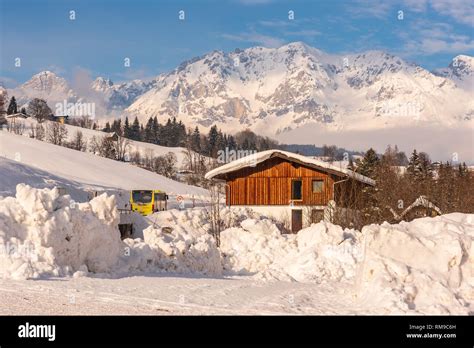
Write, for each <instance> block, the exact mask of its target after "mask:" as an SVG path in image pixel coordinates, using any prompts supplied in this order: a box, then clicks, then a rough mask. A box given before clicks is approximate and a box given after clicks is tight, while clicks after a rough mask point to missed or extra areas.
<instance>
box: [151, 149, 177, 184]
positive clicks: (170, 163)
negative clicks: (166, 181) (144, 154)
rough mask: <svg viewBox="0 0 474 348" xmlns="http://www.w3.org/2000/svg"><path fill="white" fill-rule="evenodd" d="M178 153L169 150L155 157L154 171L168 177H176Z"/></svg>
mask: <svg viewBox="0 0 474 348" xmlns="http://www.w3.org/2000/svg"><path fill="white" fill-rule="evenodd" d="M176 163H177V159H176V155H175V154H174V153H172V152H168V153H167V154H166V155H164V156H158V157H155V160H154V161H153V168H152V169H153V171H155V172H156V173H158V174H161V175H164V176H166V177H167V178H175V177H176Z"/></svg>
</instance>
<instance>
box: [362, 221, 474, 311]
mask: <svg viewBox="0 0 474 348" xmlns="http://www.w3.org/2000/svg"><path fill="white" fill-rule="evenodd" d="M362 233H363V235H364V236H365V238H366V240H365V264H363V265H362V267H361V271H360V275H359V277H360V279H358V283H359V290H360V293H362V294H363V296H362V298H365V299H367V298H370V300H371V301H374V300H376V299H378V300H379V301H380V302H384V303H387V302H388V301H391V302H392V304H393V305H394V307H395V308H396V309H399V310H401V311H407V310H417V311H421V312H422V313H430V314H440V313H441V314H443V313H450V312H455V313H466V314H467V313H468V312H469V311H468V309H467V306H468V302H471V301H472V300H474V256H473V255H474V252H473V251H474V250H473V248H474V243H473V239H474V215H473V214H470V215H467V214H460V213H453V214H448V215H443V216H438V217H435V218H423V219H417V220H414V221H412V222H401V223H400V224H397V225H390V224H388V223H384V224H382V225H371V226H367V227H365V228H363V229H362Z"/></svg>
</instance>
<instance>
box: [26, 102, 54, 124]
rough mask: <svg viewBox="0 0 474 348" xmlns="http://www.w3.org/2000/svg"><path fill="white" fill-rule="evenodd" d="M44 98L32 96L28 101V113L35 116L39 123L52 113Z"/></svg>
mask: <svg viewBox="0 0 474 348" xmlns="http://www.w3.org/2000/svg"><path fill="white" fill-rule="evenodd" d="M52 113H53V112H52V111H51V109H50V107H49V106H48V104H47V103H46V101H45V100H43V99H39V98H34V99H33V100H32V101H30V102H29V103H28V114H29V115H31V116H33V117H34V118H36V120H38V122H39V123H42V122H44V121H45V120H46V119H48V117H49V116H50V115H51V114H52Z"/></svg>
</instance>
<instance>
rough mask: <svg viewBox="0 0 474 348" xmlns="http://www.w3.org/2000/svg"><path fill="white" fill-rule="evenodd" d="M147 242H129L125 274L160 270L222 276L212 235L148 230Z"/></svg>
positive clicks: (146, 234) (218, 255) (149, 228)
mask: <svg viewBox="0 0 474 348" xmlns="http://www.w3.org/2000/svg"><path fill="white" fill-rule="evenodd" d="M143 234H144V240H143V241H142V240H141V239H138V238H137V239H126V240H125V243H126V244H127V246H128V248H129V250H127V253H126V257H125V264H124V265H123V266H122V268H121V271H122V272H124V271H125V272H130V271H159V272H173V273H186V274H190V273H194V274H202V275H208V276H216V275H220V274H221V273H222V266H221V258H220V252H219V249H218V248H217V246H216V243H215V241H214V239H213V238H212V237H211V236H210V235H208V234H207V235H206V234H203V235H201V236H192V235H190V234H187V233H182V232H179V231H168V230H166V229H161V228H154V227H152V226H150V227H148V228H147V229H145V230H144V231H143Z"/></svg>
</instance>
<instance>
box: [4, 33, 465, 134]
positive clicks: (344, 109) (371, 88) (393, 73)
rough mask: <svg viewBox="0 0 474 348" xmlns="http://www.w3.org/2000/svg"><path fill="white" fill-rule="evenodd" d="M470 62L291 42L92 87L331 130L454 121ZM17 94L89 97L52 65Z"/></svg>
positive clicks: (120, 99)
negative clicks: (330, 50) (428, 62)
mask: <svg viewBox="0 0 474 348" xmlns="http://www.w3.org/2000/svg"><path fill="white" fill-rule="evenodd" d="M473 70H474V58H473V57H470V56H466V55H459V56H457V57H455V58H454V59H453V60H452V62H451V64H450V65H449V66H448V67H447V68H444V69H438V70H436V71H433V72H430V71H428V70H425V69H424V68H422V67H420V66H417V65H415V64H411V63H408V62H406V61H404V60H403V59H401V58H399V57H396V56H393V55H390V54H387V53H384V52H381V51H367V52H363V53H359V54H352V55H332V54H327V53H325V52H323V51H320V50H318V49H316V48H313V47H310V46H308V45H306V44H304V43H301V42H295V43H290V44H287V45H285V46H282V47H280V48H263V47H252V48H248V49H245V50H239V49H236V50H235V51H233V52H230V53H224V52H221V51H213V52H211V53H209V54H206V55H204V56H202V57H196V58H193V59H191V60H189V61H186V62H184V63H182V64H181V65H180V66H178V67H177V68H176V69H174V70H173V71H170V72H168V73H164V74H161V75H159V76H158V77H157V78H156V79H154V80H152V81H147V82H145V81H141V80H134V81H131V82H126V83H121V84H117V85H115V84H113V83H112V81H110V80H109V79H106V78H103V77H98V78H97V79H96V80H95V81H93V82H92V83H91V85H90V90H91V91H92V92H93V93H95V94H96V95H99V96H100V98H101V99H102V100H103V101H104V105H106V109H107V110H124V111H125V113H128V114H130V115H131V116H134V115H137V116H138V117H139V118H140V119H141V120H143V121H145V120H146V119H147V118H148V117H150V116H157V117H158V118H159V119H160V120H162V121H163V120H166V119H167V118H169V117H170V116H176V117H177V118H178V119H181V120H183V122H184V123H185V124H187V125H188V126H194V125H198V126H201V127H204V128H207V127H209V126H211V125H213V124H217V125H218V126H219V127H221V128H222V129H223V130H226V131H231V132H235V131H236V130H239V129H244V128H251V129H253V130H255V131H257V132H260V133H263V134H267V135H275V134H279V133H284V132H286V131H289V130H292V129H297V128H301V127H303V126H305V125H308V124H312V125H314V124H317V125H321V126H322V127H327V128H328V129H335V130H340V129H346V130H347V129H371V128H380V127H392V126H393V127H395V126H397V125H404V126H406V125H407V124H411V123H414V124H415V123H416V122H427V123H430V124H439V125H441V126H453V125H459V124H460V123H463V122H469V121H470V120H472V119H473V116H474V102H473V98H472V92H473V90H474V88H473V86H474V74H473ZM12 94H13V95H15V96H17V99H19V100H20V101H25V100H26V99H28V98H32V97H36V96H39V97H42V98H45V99H47V100H48V101H49V102H51V101H62V100H64V99H67V100H68V101H75V100H81V98H85V99H87V96H85V97H83V96H81V95H79V93H77V92H75V91H73V90H72V89H71V88H70V87H69V85H68V83H67V82H66V80H64V79H63V78H61V77H58V76H56V75H55V74H54V73H52V72H48V71H45V72H41V73H39V74H37V75H35V76H33V78H32V79H31V80H30V81H28V82H26V83H25V84H23V85H21V86H19V87H18V88H16V89H15V90H13V91H9V95H12ZM98 117H100V115H98Z"/></svg>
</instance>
